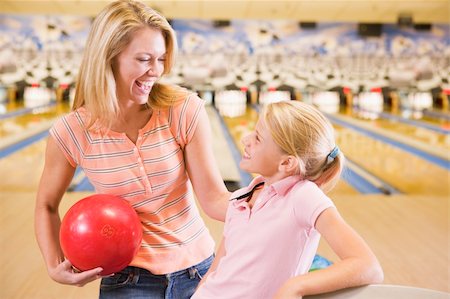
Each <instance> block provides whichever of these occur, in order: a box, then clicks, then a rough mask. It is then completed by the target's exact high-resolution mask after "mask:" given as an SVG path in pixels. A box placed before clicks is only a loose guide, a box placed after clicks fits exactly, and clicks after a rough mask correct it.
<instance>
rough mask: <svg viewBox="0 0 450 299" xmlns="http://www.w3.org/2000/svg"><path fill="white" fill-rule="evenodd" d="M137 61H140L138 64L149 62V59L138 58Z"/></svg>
mask: <svg viewBox="0 0 450 299" xmlns="http://www.w3.org/2000/svg"><path fill="white" fill-rule="evenodd" d="M138 61H140V62H149V61H150V59H145V58H138Z"/></svg>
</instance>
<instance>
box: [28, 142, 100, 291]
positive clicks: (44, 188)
mask: <svg viewBox="0 0 450 299" xmlns="http://www.w3.org/2000/svg"><path fill="white" fill-rule="evenodd" d="M74 172H75V168H73V167H72V166H71V165H70V164H69V162H68V161H67V159H66V158H65V157H64V155H63V153H62V152H61V150H60V149H59V148H58V146H57V145H56V143H55V140H54V139H53V137H50V138H49V139H48V143H47V150H46V153H45V165H44V170H43V172H42V176H41V181H40V183H39V188H38V192H37V199H36V207H35V233H36V239H37V242H38V244H39V248H40V249H41V252H42V255H43V257H44V260H45V264H46V266H47V271H48V273H49V276H50V277H51V278H52V279H53V280H55V281H57V282H59V283H63V284H73V285H78V286H82V285H84V284H86V283H88V282H90V281H93V280H95V279H97V278H98V276H97V275H98V273H100V272H101V271H102V269H101V268H96V269H93V270H90V271H85V272H81V273H74V271H73V269H72V265H71V263H70V262H69V261H67V260H65V259H64V255H63V253H62V250H61V247H60V245H59V228H60V225H61V220H60V217H59V212H58V207H59V204H60V202H61V199H62V197H63V195H64V193H65V191H66V189H67V187H68V186H69V184H70V182H71V180H72V177H73V174H74Z"/></svg>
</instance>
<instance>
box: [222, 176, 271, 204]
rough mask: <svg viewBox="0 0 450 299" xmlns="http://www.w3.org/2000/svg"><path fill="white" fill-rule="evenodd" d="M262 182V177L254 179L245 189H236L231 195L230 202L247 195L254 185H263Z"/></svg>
mask: <svg viewBox="0 0 450 299" xmlns="http://www.w3.org/2000/svg"><path fill="white" fill-rule="evenodd" d="M263 182H264V178H263V177H262V176H258V177H256V178H254V179H253V180H252V181H251V182H250V184H249V185H248V186H247V187H244V188H241V189H238V190H236V191H234V192H233V193H231V197H230V200H235V199H237V198H239V197H242V196H243V195H244V194H246V193H249V192H250V191H251V190H252V189H253V188H254V187H255V186H256V185H258V184H259V183H263Z"/></svg>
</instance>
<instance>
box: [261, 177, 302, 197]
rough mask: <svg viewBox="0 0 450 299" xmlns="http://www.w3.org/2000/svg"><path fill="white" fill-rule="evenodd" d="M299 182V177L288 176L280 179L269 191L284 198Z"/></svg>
mask: <svg viewBox="0 0 450 299" xmlns="http://www.w3.org/2000/svg"><path fill="white" fill-rule="evenodd" d="M299 181H301V176H299V175H290V176H288V177H285V178H284V179H281V180H279V181H277V182H275V183H273V184H272V185H270V187H269V188H270V190H273V191H275V193H276V194H278V195H281V196H284V195H286V193H287V192H288V191H289V189H291V188H292V187H293V186H294V185H295V184H296V183H298V182H299Z"/></svg>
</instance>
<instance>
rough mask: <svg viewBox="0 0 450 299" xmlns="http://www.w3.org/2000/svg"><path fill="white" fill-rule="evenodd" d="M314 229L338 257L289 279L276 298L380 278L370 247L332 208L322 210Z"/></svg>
mask: <svg viewBox="0 0 450 299" xmlns="http://www.w3.org/2000/svg"><path fill="white" fill-rule="evenodd" d="M316 229H317V230H318V231H319V232H320V233H321V235H322V237H323V238H324V239H325V240H326V241H327V242H328V244H329V245H330V247H331V248H332V249H333V251H334V252H335V253H336V255H337V256H338V257H339V258H340V260H339V261H337V262H336V263H334V264H333V265H331V266H329V267H327V268H325V269H321V270H316V271H313V272H309V273H306V274H304V275H300V276H297V277H294V278H292V279H290V280H288V281H287V282H286V283H285V284H284V285H283V287H282V288H281V289H280V290H279V292H278V293H277V295H276V296H275V298H299V297H300V298H301V297H302V296H305V295H314V294H320V293H326V292H331V291H335V290H338V289H343V288H348V287H354V286H360V285H366V284H373V283H380V282H382V281H383V270H382V269H381V266H380V264H379V263H378V260H377V258H376V257H375V255H374V254H373V252H372V250H371V249H370V248H369V246H368V245H367V244H366V242H365V241H364V240H363V239H362V238H361V236H359V235H358V233H356V232H355V231H354V230H353V229H352V228H351V227H350V226H349V225H348V224H347V223H346V222H345V221H344V219H342V217H341V216H340V214H339V212H338V211H337V210H336V209H335V208H328V209H326V210H325V211H323V212H322V213H321V215H320V216H319V217H318V219H317V221H316Z"/></svg>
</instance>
